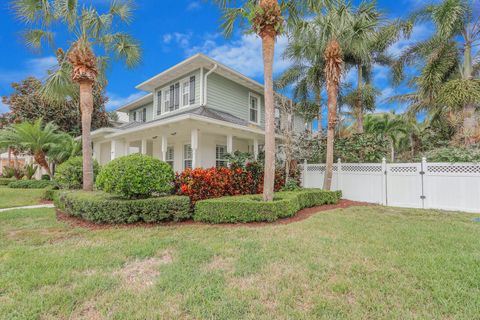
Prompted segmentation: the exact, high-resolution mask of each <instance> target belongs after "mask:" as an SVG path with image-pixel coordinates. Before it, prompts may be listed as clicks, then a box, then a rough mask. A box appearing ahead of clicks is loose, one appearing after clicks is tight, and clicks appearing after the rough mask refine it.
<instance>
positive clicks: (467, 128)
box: [463, 40, 478, 146]
mask: <svg viewBox="0 0 480 320" xmlns="http://www.w3.org/2000/svg"><path fill="white" fill-rule="evenodd" d="M472 69H473V68H472V45H471V43H470V42H469V41H468V40H466V42H465V45H464V52H463V77H464V78H465V79H467V80H470V79H472ZM475 109H476V108H475V105H474V104H466V105H465V106H464V107H463V135H464V137H465V145H467V146H469V145H472V144H474V143H475V138H474V135H475V133H476V132H475V131H476V130H477V126H478V120H477V117H476V114H475Z"/></svg>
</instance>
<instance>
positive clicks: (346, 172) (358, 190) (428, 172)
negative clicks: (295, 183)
mask: <svg viewBox="0 0 480 320" xmlns="http://www.w3.org/2000/svg"><path fill="white" fill-rule="evenodd" d="M325 167H326V166H325V164H304V165H303V168H302V170H303V174H302V183H303V186H304V187H306V188H321V187H322V186H323V179H324V176H325ZM332 178H333V179H332V190H341V191H342V194H343V198H344V199H349V200H354V201H364V202H371V203H378V204H383V205H388V206H395V207H407V208H435V209H445V210H460V211H467V212H480V164H475V163H455V164H452V163H429V162H427V161H426V160H425V159H423V161H422V162H421V163H392V164H387V163H386V162H385V160H384V161H383V162H382V163H342V162H340V160H339V161H338V163H336V164H335V165H334V167H333V177H332Z"/></svg>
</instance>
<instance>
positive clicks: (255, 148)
mask: <svg viewBox="0 0 480 320" xmlns="http://www.w3.org/2000/svg"><path fill="white" fill-rule="evenodd" d="M253 157H254V158H255V160H257V159H258V139H257V138H255V139H253Z"/></svg>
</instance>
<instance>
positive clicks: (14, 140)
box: [0, 118, 61, 176]
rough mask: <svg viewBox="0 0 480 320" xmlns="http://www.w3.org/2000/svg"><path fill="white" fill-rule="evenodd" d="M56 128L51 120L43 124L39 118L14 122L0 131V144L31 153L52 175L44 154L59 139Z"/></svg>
mask: <svg viewBox="0 0 480 320" xmlns="http://www.w3.org/2000/svg"><path fill="white" fill-rule="evenodd" d="M57 129H58V127H57V126H56V125H55V124H54V123H53V122H49V123H47V124H46V125H45V126H44V125H43V121H42V119H41V118H40V119H38V120H36V121H35V122H33V123H32V122H21V123H15V124H12V125H11V126H9V127H7V128H5V129H3V130H2V131H0V145H7V146H15V149H17V150H22V151H23V152H27V153H29V154H31V155H32V156H33V158H34V159H35V162H37V163H38V164H39V165H40V166H41V167H42V168H43V169H45V171H46V172H47V173H48V175H50V176H52V172H51V171H50V167H49V165H48V162H47V159H46V154H47V152H48V151H49V150H50V149H51V148H52V147H53V146H55V144H57V143H59V142H60V140H61V136H60V135H59V134H58V133H57Z"/></svg>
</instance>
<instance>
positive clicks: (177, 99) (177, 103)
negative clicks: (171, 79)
mask: <svg viewBox="0 0 480 320" xmlns="http://www.w3.org/2000/svg"><path fill="white" fill-rule="evenodd" d="M174 92H175V96H174V97H175V99H174V100H175V104H174V110H178V108H179V107H180V83H179V82H177V83H175V90H174Z"/></svg>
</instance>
